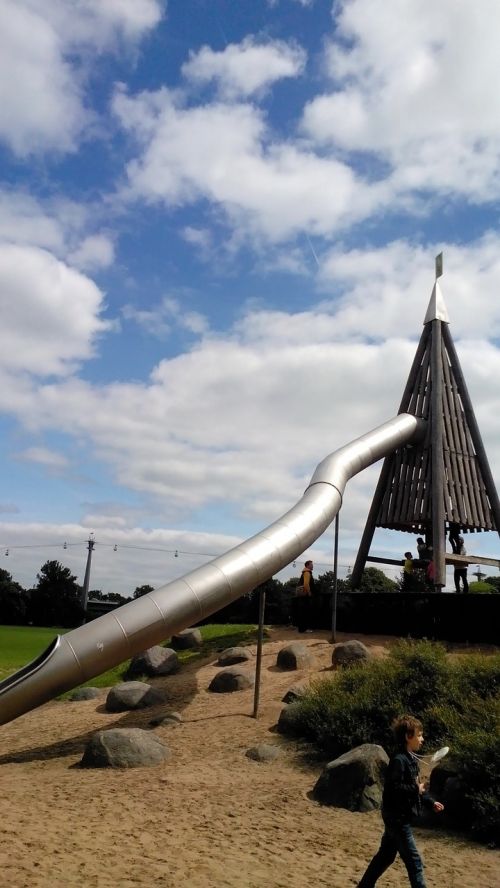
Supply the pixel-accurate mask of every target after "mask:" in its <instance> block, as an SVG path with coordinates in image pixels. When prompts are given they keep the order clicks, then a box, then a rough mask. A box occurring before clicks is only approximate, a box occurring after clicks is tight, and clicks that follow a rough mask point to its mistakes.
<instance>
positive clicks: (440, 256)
mask: <svg viewBox="0 0 500 888" xmlns="http://www.w3.org/2000/svg"><path fill="white" fill-rule="evenodd" d="M442 274H443V254H442V253H438V254H437V256H436V280H437V279H438V278H440V277H441V276H442Z"/></svg>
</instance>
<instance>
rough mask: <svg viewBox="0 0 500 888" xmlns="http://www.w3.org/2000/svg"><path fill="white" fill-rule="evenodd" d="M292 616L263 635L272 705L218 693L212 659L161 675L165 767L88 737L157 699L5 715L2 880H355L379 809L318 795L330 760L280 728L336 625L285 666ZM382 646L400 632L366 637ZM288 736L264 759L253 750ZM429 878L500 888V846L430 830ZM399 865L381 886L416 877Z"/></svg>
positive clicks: (144, 719)
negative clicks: (101, 763) (88, 766)
mask: <svg viewBox="0 0 500 888" xmlns="http://www.w3.org/2000/svg"><path fill="white" fill-rule="evenodd" d="M296 637H297V636H296V633H295V632H294V631H293V630H279V629H276V630H273V631H272V637H271V641H270V642H269V643H268V644H266V646H265V648H264V657H263V673H262V689H261V709H260V716H259V719H258V720H257V721H256V720H254V719H253V718H251V712H252V704H253V691H243V692H239V693H237V694H229V695H227V694H211V693H210V692H209V691H208V690H207V687H208V684H209V682H210V679H211V678H212V676H213V675H214V674H215V672H216V671H217V667H216V666H215V665H214V662H215V661H212V662H210V663H206V664H205V665H203V666H201V667H200V666H199V665H194V664H191V665H190V666H187V667H185V669H184V671H183V672H182V673H180V674H179V675H177V676H172V677H169V678H166V679H163V680H161V681H157V682H155V683H156V684H160V685H163V686H164V687H166V688H168V690H169V695H170V700H171V703H172V708H173V709H177V710H178V711H181V712H182V716H183V723H182V724H181V725H180V726H179V727H177V728H166V727H165V728H157V729H156V733H157V734H158V736H160V737H162V739H164V740H165V742H166V743H167V744H168V745H169V747H170V749H171V751H172V756H171V758H170V760H169V761H168V762H166V763H165V764H163V765H161V766H159V767H156V768H145V769H135V770H130V771H102V770H82V769H80V768H78V767H75V766H76V765H77V764H78V762H79V761H80V759H81V755H82V751H83V748H84V745H85V740H86V738H87V737H88V736H89V735H91V734H92V733H93V732H94V731H95V730H97V729H99V728H104V727H111V726H124V725H127V724H128V725H132V724H133V725H134V726H139V727H146V726H147V724H148V721H149V719H150V718H151V715H152V711H151V710H149V711H148V712H147V713H144V712H143V713H133V714H127V715H126V716H125V717H117V716H116V715H113V714H110V713H106V712H104V711H102V701H99V700H97V701H89V702H83V703H70V702H55V703H50V704H47V705H46V706H43V707H41V708H40V709H38V710H35V711H34V712H31V713H29V714H27V715H25V716H23V717H22V718H20V719H18V720H16V721H15V722H12V723H11V724H9V725H5V726H3V727H1V728H0V781H1V788H2V792H1V801H0V824H1V827H0V835H1V839H0V872H1V874H2V875H1V884H2V886H3V888H73V886H74V888H77V886H78V888H94V886H95V888H111V886H113V888H137V886H144V888H146V886H148V888H149V886H153V885H155V886H160V888H174V886H176V888H177V886H178V885H183V884H185V885H189V886H190V888H264V886H266V888H304V886H308V885H313V886H315V888H349V886H354V885H356V883H357V880H358V879H359V877H360V875H361V873H362V871H363V869H364V866H365V864H366V862H367V860H368V859H369V858H370V856H371V855H372V853H373V852H374V851H375V850H376V847H377V845H378V841H379V838H380V832H381V822H380V818H379V815H378V814H376V813H374V814H368V815H367V814H352V813H350V812H348V811H344V810H340V809H334V808H326V807H320V806H319V805H317V804H315V803H313V802H311V801H310V800H309V798H308V793H309V791H310V790H311V788H312V786H313V785H314V783H315V781H316V779H317V776H318V774H319V772H320V768H319V767H311V766H310V765H306V764H305V763H304V759H303V757H302V756H301V752H300V747H299V745H298V744H296V743H294V742H291V741H289V740H285V739H284V738H282V737H280V736H279V735H277V734H276V733H275V732H273V730H272V728H273V726H274V725H275V724H276V721H277V718H278V715H279V712H280V709H281V707H282V705H283V704H282V703H281V702H280V701H281V698H282V697H283V695H284V693H285V692H286V691H287V690H288V688H289V687H291V686H292V685H293V684H296V683H298V682H300V681H302V680H305V679H307V678H308V677H309V676H310V675H314V674H320V673H321V671H323V670H325V669H327V668H328V667H329V665H330V660H331V646H330V644H329V643H328V634H327V633H325V632H315V633H313V634H312V635H307V636H305V643H306V644H307V645H308V646H310V647H311V649H312V651H313V652H314V654H315V658H316V666H315V668H314V669H312V670H307V672H300V673H283V672H280V671H278V670H277V669H276V667H275V664H276V655H277V651H278V650H279V648H280V647H282V646H283V644H284V643H285V642H287V641H289V640H290V639H292V638H293V639H296ZM357 637H359V638H361V639H362V640H363V641H365V643H367V644H369V645H370V646H371V647H373V648H374V651H375V652H376V653H378V654H383V653H384V650H385V649H386V646H387V644H388V643H390V642H391V641H393V639H385V638H369V637H366V636H357ZM258 742H266V743H273V744H276V745H278V746H280V748H281V754H280V757H279V758H278V760H277V761H276V762H274V763H272V764H258V763H256V762H253V761H251V760H250V759H248V758H246V756H245V751H246V750H247V749H248V748H249V747H250V746H253V745H255V744H256V743H258ZM417 835H418V844H419V846H420V848H421V850H422V852H423V856H424V858H425V863H426V873H427V880H428V886H429V888H498V885H499V884H500V855H499V853H498V851H491V850H489V849H487V848H485V847H483V846H480V845H474V844H472V843H468V842H466V841H462V840H460V839H457V838H455V837H453V836H450V835H448V834H441V833H440V834H437V833H436V834H431V833H428V832H418V831H417ZM405 884H406V881H405V875H404V872H403V869H402V867H401V865H400V864H399V863H398V864H396V865H395V866H394V867H393V868H392V869H391V870H390V871H389V872H388V873H387V874H386V875H385V876H384V878H383V879H382V880H381V881H380V885H381V888H399V886H402V885H405Z"/></svg>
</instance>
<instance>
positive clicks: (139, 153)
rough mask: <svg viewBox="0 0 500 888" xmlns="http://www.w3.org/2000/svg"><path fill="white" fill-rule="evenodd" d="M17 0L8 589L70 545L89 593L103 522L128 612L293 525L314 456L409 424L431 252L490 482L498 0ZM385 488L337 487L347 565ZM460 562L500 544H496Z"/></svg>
mask: <svg viewBox="0 0 500 888" xmlns="http://www.w3.org/2000/svg"><path fill="white" fill-rule="evenodd" d="M1 5H2V21H3V24H4V26H3V28H2V33H1V35H0V109H1V110H0V164H1V182H0V282H1V287H0V294H1V295H0V306H1V312H2V323H1V325H0V337H1V347H0V383H1V384H0V423H1V431H2V435H1V444H0V448H1V450H0V452H1V457H2V466H3V472H2V482H3V483H2V492H1V494H0V545H1V546H2V547H3V548H2V549H0V554H2V558H3V560H2V563H3V565H4V566H5V567H6V568H7V569H9V570H10V571H11V572H12V574H13V575H14V577H15V578H16V579H18V580H19V581H20V582H22V583H23V584H24V585H26V586H29V585H31V584H32V583H33V582H34V580H35V575H36V572H37V570H38V569H39V567H40V565H41V564H42V563H43V562H44V561H45V560H46V559H47V558H58V559H59V560H61V561H63V563H65V564H67V565H68V566H70V567H71V569H72V570H73V571H74V572H75V573H76V574H77V575H78V577H79V579H80V580H82V579H83V573H84V568H85V557H86V547H85V540H86V539H87V538H88V535H89V533H91V532H93V533H94V534H95V539H96V541H97V544H96V549H95V556H94V559H93V568H92V582H91V584H92V586H93V587H95V588H101V589H103V590H104V591H119V592H121V593H122V594H125V595H128V594H131V593H132V591H133V590H134V588H135V586H136V585H140V584H142V583H150V584H151V585H153V586H157V585H160V584H162V583H164V582H166V581H167V580H169V579H172V578H173V577H175V576H178V575H179V574H182V573H184V572H186V571H187V570H190V569H191V568H192V567H194V566H196V565H198V564H201V563H203V561H204V560H206V559H205V557H204V555H205V554H206V555H207V556H208V555H212V554H218V553H220V552H223V551H225V550H226V549H227V548H229V547H230V546H232V545H234V544H235V543H237V542H239V541H240V540H241V539H242V538H246V537H247V536H249V535H251V534H252V533H254V532H256V531H258V530H260V529H261V528H262V527H264V526H265V525H266V524H268V523H270V522H271V521H273V520H275V519H276V518H277V517H279V515H281V514H282V513H283V512H284V511H286V509H287V508H289V507H290V506H291V505H292V504H293V503H294V502H296V500H297V499H298V498H299V497H300V495H301V493H302V492H303V490H304V488H305V487H306V486H307V483H308V480H309V478H310V477H311V475H312V473H313V471H314V468H315V466H316V465H317V463H318V462H319V461H320V460H321V459H323V457H324V456H326V455H327V454H328V453H329V452H331V451H332V450H334V449H336V448H337V447H339V446H342V445H343V444H345V443H347V442H348V441H350V440H352V439H353V438H355V437H357V436H358V435H360V434H363V433H364V432H366V431H368V430H369V429H371V428H373V427H375V426H377V425H379V424H380V423H382V422H384V421H385V420H386V419H389V418H390V417H391V416H393V415H394V414H395V412H396V410H397V406H398V403H399V400H400V397H401V393H402V390H403V387H404V384H405V381H406V378H407V374H408V371H409V367H410V363H411V360H412V357H413V354H414V351H415V347H416V342H417V340H418V338H419V336H420V333H421V329H422V321H423V318H424V315H425V311H426V307H427V303H428V300H429V297H430V293H431V290H432V284H433V268H434V256H435V254H436V253H437V252H439V251H441V250H444V254H445V276H444V278H443V281H442V289H443V292H444V296H445V300H446V303H447V307H448V311H449V314H450V319H451V331H452V335H453V337H454V339H455V342H456V344H457V349H458V352H459V356H460V360H461V362H462V367H463V370H464V373H465V375H466V379H467V382H468V385H469V388H470V391H471V394H472V397H473V400H474V404H475V409H476V415H477V418H478V422H479V425H480V428H481V431H482V434H483V438H484V442H485V445H486V449H487V452H488V455H489V459H490V463H491V467H492V471H493V475H494V477H495V479H496V481H497V484H498V482H499V480H500V434H499V432H500V411H499V406H500V401H499V397H498V383H497V380H498V378H499V371H500V347H499V331H500V300H499V298H498V288H499V284H500V236H499V234H498V213H499V200H500V176H499V172H498V171H499V169H500V164H499V159H500V114H499V113H498V103H499V99H498V94H497V93H498V90H497V84H498V79H499V73H500V72H499V67H500V62H499V59H500V52H499V48H500V47H499V38H498V34H499V33H500V10H499V9H498V7H497V4H496V3H494V2H493V0H477V2H476V3H475V4H473V5H472V4H469V3H465V2H458V3H457V0H441V3H440V4H439V5H438V7H436V4H435V3H432V2H430V0H404V2H401V0H398V2H394V0H390V2H387V0H386V2H382V0H350V2H335V3H331V2H323V0H309V2H308V0H274V2H271V0H252V2H247V0H240V2H237V3H235V2H229V0H183V2H180V0H176V2H174V0H170V2H160V0H72V2H71V3H68V2H67V0H43V2H42V0H15V2H14V0H12V2H11V0H3V2H2V4H1ZM378 471H379V469H378V467H376V468H373V469H371V470H369V471H367V472H365V473H363V475H362V476H360V478H358V479H356V480H354V481H353V482H352V483H351V484H350V486H349V489H348V495H347V496H346V501H345V505H344V507H343V509H342V515H341V527H342V531H341V539H340V559H341V562H342V565H343V567H342V570H343V571H345V569H346V568H347V566H348V565H350V564H352V561H353V558H354V555H355V552H356V550H357V545H358V543H359V538H360V535H361V532H362V528H363V526H364V522H365V520H366V514H367V510H368V507H369V502H370V497H371V495H372V492H373V488H374V485H375V483H376V478H377V476H378ZM64 542H66V543H67V547H68V548H67V549H66V550H63V548H62V546H63V543H64ZM115 546H116V547H117V548H116V550H115ZM407 546H408V537H401V536H400V537H397V536H396V535H387V534H378V536H377V540H376V547H375V548H376V550H377V553H378V554H383V553H385V554H387V555H391V556H393V557H399V556H400V553H401V552H402V551H403V550H404V549H406V548H407ZM7 549H8V550H9V555H8V556H7V557H6V556H5V555H4V552H5V551H6V550H7ZM472 549H473V550H474V551H475V552H476V553H477V554H480V553H481V552H482V553H486V552H487V553H488V554H490V555H493V556H495V557H500V553H499V545H498V537H497V535H495V534H490V535H482V536H481V537H479V538H477V541H476V540H474V545H473V546H472ZM175 551H178V553H179V555H178V557H175V555H174V552H175ZM331 551H332V533H330V534H327V535H326V536H325V537H324V538H323V539H322V540H320V541H318V543H317V544H316V545H315V546H314V547H313V549H312V550H311V551H310V552H308V553H307V554H308V555H309V556H312V557H314V558H315V560H316V562H317V565H318V572H322V571H323V570H325V569H327V567H328V565H329V563H330V561H331ZM293 572H296V571H293V569H292V573H293ZM284 576H286V573H285V574H284Z"/></svg>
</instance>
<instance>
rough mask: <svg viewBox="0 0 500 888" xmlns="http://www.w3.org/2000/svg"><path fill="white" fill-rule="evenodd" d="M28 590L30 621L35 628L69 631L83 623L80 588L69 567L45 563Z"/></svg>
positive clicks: (52, 562)
mask: <svg viewBox="0 0 500 888" xmlns="http://www.w3.org/2000/svg"><path fill="white" fill-rule="evenodd" d="M37 580H38V583H37V585H36V586H35V587H34V589H32V590H31V601H30V605H29V619H30V621H31V622H32V623H33V624H34V625H35V626H63V627H64V628H71V627H73V626H77V625H79V623H81V621H82V619H83V608H82V605H81V601H80V598H81V594H82V587H81V586H80V585H79V584H78V583H77V581H76V577H74V576H73V575H72V574H71V571H70V569H69V567H63V565H62V564H60V562H59V561H46V562H45V564H44V565H43V566H42V568H41V569H40V573H39V574H37Z"/></svg>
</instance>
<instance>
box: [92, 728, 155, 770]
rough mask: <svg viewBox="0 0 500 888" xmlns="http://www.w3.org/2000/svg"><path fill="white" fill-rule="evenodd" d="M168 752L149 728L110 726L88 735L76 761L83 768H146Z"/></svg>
mask: <svg viewBox="0 0 500 888" xmlns="http://www.w3.org/2000/svg"><path fill="white" fill-rule="evenodd" d="M169 755H170V750H169V749H168V747H167V746H165V744H164V743H162V741H161V740H160V739H159V738H158V737H157V736H156V735H155V734H153V733H151V732H150V731H143V730H141V729H140V728H112V729H111V730H109V731H98V732H97V733H96V734H94V735H93V736H92V737H91V739H90V740H89V742H88V744H87V746H86V748H85V752H84V753H83V758H82V760H81V763H80V764H81V766H82V767H83V768H140V767H150V766H151V765H158V764H159V763H160V762H163V761H165V759H166V758H168V757H169Z"/></svg>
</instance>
